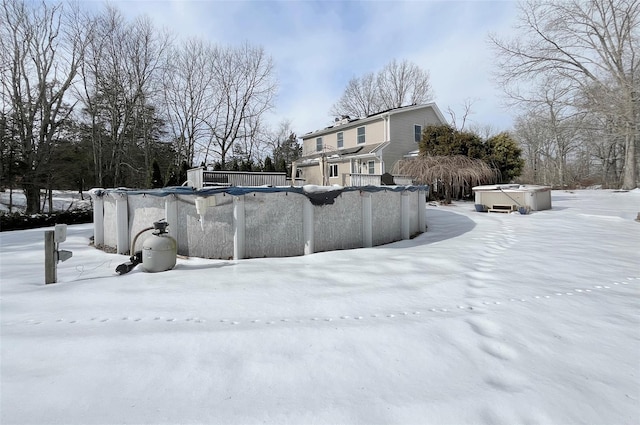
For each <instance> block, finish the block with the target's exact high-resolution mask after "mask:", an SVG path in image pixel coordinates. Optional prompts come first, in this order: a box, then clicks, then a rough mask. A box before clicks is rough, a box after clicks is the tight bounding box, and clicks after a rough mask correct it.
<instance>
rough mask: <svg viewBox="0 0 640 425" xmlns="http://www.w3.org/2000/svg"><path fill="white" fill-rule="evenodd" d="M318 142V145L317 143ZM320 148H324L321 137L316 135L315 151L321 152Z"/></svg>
mask: <svg viewBox="0 0 640 425" xmlns="http://www.w3.org/2000/svg"><path fill="white" fill-rule="evenodd" d="M318 142H319V143H320V145H318ZM322 148H324V143H323V141H322V137H316V152H322Z"/></svg>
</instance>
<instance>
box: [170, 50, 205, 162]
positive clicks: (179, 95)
mask: <svg viewBox="0 0 640 425" xmlns="http://www.w3.org/2000/svg"><path fill="white" fill-rule="evenodd" d="M214 52H215V48H214V47H213V46H212V45H211V44H209V43H206V42H204V41H202V40H198V39H190V40H187V41H186V43H185V44H184V45H179V46H175V47H173V48H172V49H171V51H170V53H169V55H168V61H167V64H166V66H165V69H164V73H163V78H162V81H163V87H164V90H163V99H164V105H165V107H166V115H167V120H168V123H169V126H170V128H171V132H172V136H173V139H174V143H175V148H176V152H177V154H178V158H177V160H178V161H177V162H178V164H181V163H182V162H183V161H185V162H186V163H187V164H188V165H190V166H191V165H193V164H194V160H195V157H196V148H197V146H199V145H205V144H206V141H207V140H208V134H209V133H208V131H209V130H208V128H207V126H206V125H205V122H204V120H205V118H206V112H207V111H208V110H209V108H208V107H207V104H208V103H209V102H210V101H211V90H208V88H210V87H211V86H212V83H213V75H212V73H211V72H209V70H210V63H209V61H210V60H211V58H212V57H214Z"/></svg>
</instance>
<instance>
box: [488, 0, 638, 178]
mask: <svg viewBox="0 0 640 425" xmlns="http://www.w3.org/2000/svg"><path fill="white" fill-rule="evenodd" d="M519 7H520V15H519V18H518V25H517V27H516V29H517V30H518V34H519V35H518V37H516V38H513V39H510V40H504V39H500V38H498V37H497V36H495V35H493V36H491V37H490V40H491V42H492V44H493V46H494V47H495V49H496V52H497V57H498V61H497V64H496V68H497V70H498V71H497V77H498V82H499V83H500V84H501V85H502V86H503V87H505V89H506V91H507V93H508V95H509V96H510V97H511V98H512V99H513V100H514V101H516V102H520V101H522V100H530V96H529V95H528V94H527V93H526V90H523V89H522V86H523V84H524V85H528V86H529V87H531V86H532V85H533V86H536V84H535V83H536V82H537V83H539V82H541V81H543V79H551V80H556V81H562V82H564V84H565V87H566V88H567V89H568V90H569V91H570V92H571V95H570V96H567V97H566V98H567V99H571V98H573V99H580V101H579V102H581V103H582V105H579V104H576V103H574V104H573V106H575V107H582V108H588V109H590V110H598V111H600V112H602V113H604V114H609V115H614V116H615V119H614V120H613V121H614V122H615V123H616V125H615V129H614V131H615V132H617V133H618V134H619V135H621V137H622V138H623V140H624V155H625V156H624V173H623V179H622V184H621V186H622V187H623V188H625V189H631V188H634V187H636V185H637V180H638V173H637V154H636V148H637V144H638V140H639V139H640V134H639V128H638V118H639V111H638V108H639V102H638V93H640V82H639V80H638V75H639V73H640V71H639V68H640V55H639V54H638V52H637V50H638V45H639V39H640V1H639V0H589V1H577V0H573V1H568V2H557V1H555V0H541V1H537V0H530V1H526V2H524V3H521V4H520V6H519ZM532 82H533V84H531V83H532ZM537 87H540V85H538V86H537ZM527 98H529V99H527ZM584 99H587V100H588V103H587V104H585V103H584V102H583V100H584Z"/></svg>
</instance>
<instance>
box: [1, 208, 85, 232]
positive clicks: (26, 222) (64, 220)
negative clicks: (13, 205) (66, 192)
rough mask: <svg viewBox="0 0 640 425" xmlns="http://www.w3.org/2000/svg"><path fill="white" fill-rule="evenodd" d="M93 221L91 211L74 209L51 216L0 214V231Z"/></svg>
mask: <svg viewBox="0 0 640 425" xmlns="http://www.w3.org/2000/svg"><path fill="white" fill-rule="evenodd" d="M92 221H93V209H91V208H86V209H74V210H68V211H61V212H55V213H52V214H31V215H26V214H23V213H4V212H3V213H0V231H2V232H5V231H8V230H24V229H35V228H38V227H51V226H55V225H56V224H82V223H91V222H92Z"/></svg>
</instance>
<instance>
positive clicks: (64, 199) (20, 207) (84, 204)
mask: <svg viewBox="0 0 640 425" xmlns="http://www.w3.org/2000/svg"><path fill="white" fill-rule="evenodd" d="M52 194H53V196H52V198H53V199H52V205H53V211H66V210H67V209H75V208H90V207H91V195H90V194H89V192H84V193H82V194H80V192H78V191H71V190H54V191H53V192H52ZM43 198H44V195H43ZM25 205H26V202H25V198H24V195H23V192H22V190H20V189H17V190H16V189H14V190H13V193H10V192H9V190H8V189H7V190H5V191H0V211H3V212H24V210H25ZM48 210H49V202H48V201H46V202H44V203H43V205H42V211H43V212H47V211H48Z"/></svg>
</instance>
